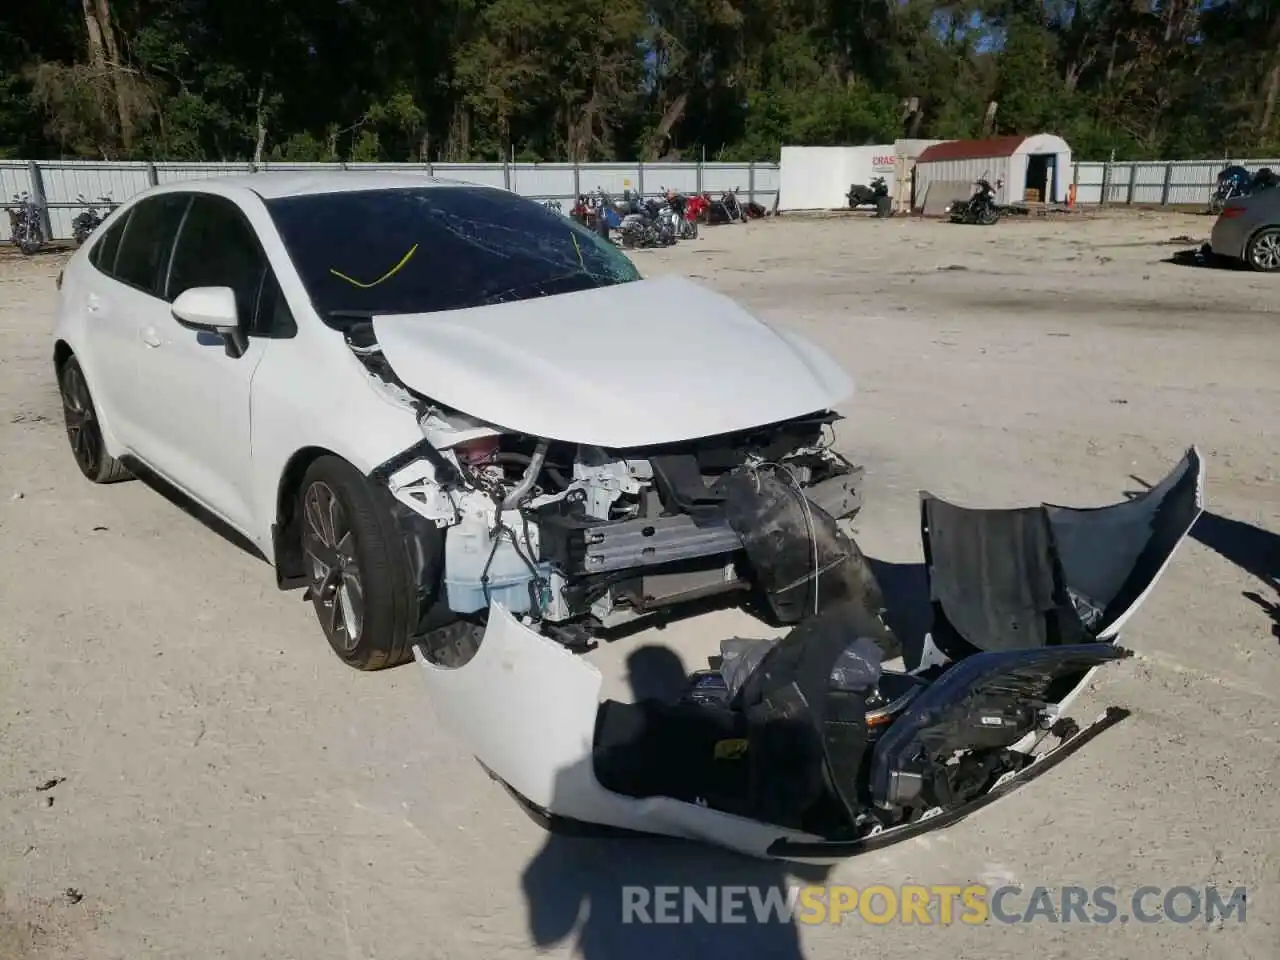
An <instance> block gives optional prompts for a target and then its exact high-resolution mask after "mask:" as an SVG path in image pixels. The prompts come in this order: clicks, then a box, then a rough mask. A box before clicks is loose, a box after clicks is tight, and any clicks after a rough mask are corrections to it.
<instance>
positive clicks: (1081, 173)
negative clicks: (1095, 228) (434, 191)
mask: <svg viewBox="0 0 1280 960" xmlns="http://www.w3.org/2000/svg"><path fill="white" fill-rule="evenodd" d="M1232 162H1238V163H1240V165H1241V166H1244V167H1247V168H1248V169H1250V170H1252V171H1256V170H1258V169H1260V168H1262V167H1273V168H1277V169H1280V159H1277V160H1240V161H1232ZM1225 165H1226V161H1223V160H1175V161H1171V162H1163V161H1142V162H1134V163H1100V162H1094V161H1085V162H1080V163H1076V164H1074V167H1075V169H1074V171H1073V177H1072V182H1073V183H1075V185H1076V202H1077V203H1084V204H1097V203H1109V204H1112V203H1118V204H1161V205H1164V204H1194V205H1207V204H1208V202H1209V194H1210V192H1211V191H1212V189H1213V184H1214V181H1215V178H1216V177H1217V175H1218V171H1219V170H1221V169H1222V168H1223V166H1225ZM254 169H255V168H254V166H253V164H250V163H146V162H143V161H136V162H120V163H116V162H102V161H94V160H48V161H46V160H40V161H36V160H0V202H3V201H7V200H9V198H11V197H14V196H15V195H21V194H23V193H26V194H28V195H30V196H31V197H32V198H33V199H35V200H36V201H37V202H42V203H43V204H44V205H45V207H46V208H47V210H48V223H47V226H48V227H49V228H50V230H51V236H53V237H54V238H55V239H59V240H62V239H67V238H69V237H70V236H71V221H72V220H73V219H75V216H76V214H78V213H79V212H80V211H82V210H83V209H85V206H86V201H87V202H89V203H93V202H94V201H97V200H99V198H102V197H108V198H110V201H111V202H112V203H121V202H123V201H125V200H128V199H129V198H130V197H132V196H133V195H134V194H136V193H139V192H141V191H143V190H145V189H147V188H148V187H150V186H153V185H154V184H159V183H173V182H175V181H179V180H192V179H197V178H201V177H213V176H225V175H227V174H232V173H249V172H251V171H253V170H254ZM260 169H264V170H265V169H270V170H323V169H333V170H340V169H347V170H400V171H419V172H422V173H428V174H434V175H435V176H440V177H450V178H454V179H458V180H470V181H472V182H475V183H486V184H490V185H492V186H497V187H505V188H506V189H508V190H512V191H514V192H516V193H519V194H521V195H523V196H526V197H532V198H535V199H538V200H558V201H560V202H562V203H566V204H567V203H569V202H571V201H572V200H573V198H575V197H577V196H578V195H579V194H583V193H591V192H593V191H595V190H597V189H604V190H605V191H606V192H607V193H611V194H621V193H622V191H623V190H627V189H630V190H634V191H638V192H639V193H641V194H644V195H646V196H652V195H654V194H656V193H658V192H659V190H660V189H661V188H663V187H670V188H672V189H675V190H679V191H681V192H684V193H695V192H701V191H704V190H705V191H708V192H710V193H719V192H720V191H722V190H728V189H731V188H735V187H736V188H737V189H738V190H739V191H740V192H741V193H742V195H743V196H745V197H747V198H748V199H750V200H753V201H754V202H756V203H760V204H763V205H764V206H766V207H772V206H773V201H774V198H775V197H776V196H777V193H778V184H779V173H778V165H777V164H773V163H750V164H748V163H646V164H637V163H583V164H574V163H437V164H421V163H353V164H341V163H272V164H262V165H261V168H260ZM82 197H83V198H84V199H83V200H82V199H81V198H82ZM8 239H9V220H8V217H0V241H4V240H8Z"/></svg>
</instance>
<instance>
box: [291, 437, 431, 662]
mask: <svg viewBox="0 0 1280 960" xmlns="http://www.w3.org/2000/svg"><path fill="white" fill-rule="evenodd" d="M376 493H377V491H376V490H375V488H374V487H373V486H372V485H371V484H370V483H369V481H368V480H367V479H365V477H364V476H363V475H362V474H361V473H360V471H358V470H356V468H355V467H353V466H352V465H351V464H349V463H347V462H346V461H345V460H342V459H340V458H338V457H333V456H325V457H320V458H319V459H317V460H316V461H315V462H314V463H313V464H312V465H311V466H310V468H309V469H308V470H307V473H306V475H305V476H304V477H303V480H302V484H301V487H300V491H299V495H298V496H299V502H298V516H299V517H300V518H301V520H300V523H301V528H302V529H301V535H302V557H303V563H304V565H305V569H306V575H307V579H308V583H309V594H310V598H311V601H312V603H313V604H314V605H315V610H316V616H317V617H318V618H319V620H320V626H321V628H322V629H323V630H324V633H325V637H326V639H328V641H329V645H330V646H331V647H332V648H333V652H334V653H336V654H337V655H338V657H339V658H340V659H341V660H342V661H343V662H344V663H346V664H347V665H348V666H351V667H354V668H355V669H357V670H381V669H383V668H385V667H394V666H396V665H398V664H401V663H404V662H406V661H407V660H409V659H410V658H411V657H412V656H413V653H412V647H411V643H410V641H411V638H412V635H413V631H414V629H415V627H416V626H417V612H418V606H417V591H416V589H415V587H416V585H415V583H414V577H413V571H412V568H411V567H410V564H409V558H408V555H407V553H406V551H405V547H404V541H403V540H402V538H401V536H400V534H399V532H398V531H397V529H396V524H395V520H394V518H393V516H392V512H391V509H390V504H389V503H386V502H384V501H382V500H381V499H380V498H379V497H378V496H377V495H376ZM388 497H389V494H388Z"/></svg>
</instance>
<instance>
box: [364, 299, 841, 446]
mask: <svg viewBox="0 0 1280 960" xmlns="http://www.w3.org/2000/svg"><path fill="white" fill-rule="evenodd" d="M373 329H374V334H375V336H376V337H377V339H378V343H379V344H380V345H381V347H382V352H383V355H384V356H385V357H386V359H387V362H388V363H390V365H391V367H392V369H393V370H394V371H395V373H396V376H398V377H399V378H400V379H401V380H402V381H403V382H404V383H405V384H406V385H407V386H409V387H410V388H412V389H414V390H416V391H418V392H420V393H422V394H424V395H426V396H428V397H430V398H432V399H433V400H435V401H437V402H439V403H442V404H445V405H446V406H450V407H453V408H454V409H457V410H459V411H461V412H463V413H466V414H468V415H470V416H472V417H475V418H478V419H480V420H484V421H487V422H489V423H492V424H495V425H497V426H501V427H505V428H507V429H509V430H513V431H517V432H520V433H526V434H531V435H533V436H539V437H546V438H548V439H552V440H563V441H568V442H574V443H585V444H594V445H598V446H603V447H617V448H625V447H638V446H647V445H650V444H659V443H674V442H678V441H682V440H692V439H696V438H700V437H707V436H714V435H716V434H721V433H729V432H732V431H735V430H743V429H747V428H749V427H756V426H761V425H764V424H769V423H774V422H777V421H780V420H787V419H789V418H791V417H798V416H802V415H804V414H807V413H812V412H814V411H818V410H824V409H829V408H831V407H834V406H836V405H838V404H840V403H841V402H843V401H844V400H846V399H847V398H848V397H849V396H850V395H851V394H852V393H853V381H852V379H851V378H850V377H849V375H848V374H847V373H845V372H844V370H843V369H841V368H840V366H839V365H838V364H836V363H835V362H834V361H832V360H831V359H830V358H829V357H828V356H827V354H826V353H825V352H824V351H822V350H821V349H820V348H818V347H816V346H815V345H813V344H811V343H809V342H808V341H806V340H804V339H803V338H801V337H799V336H798V335H796V334H794V333H791V332H788V331H782V330H778V329H775V328H773V327H771V326H769V325H768V324H766V323H765V322H764V321H762V320H759V319H757V318H756V317H754V316H752V315H751V314H750V313H748V312H747V311H746V310H744V309H743V308H742V307H740V306H739V305H738V304H736V303H735V302H734V301H733V300H731V299H729V298H728V297H726V296H723V295H721V294H719V293H715V292H713V291H711V290H708V289H707V288H705V287H702V286H700V285H698V284H695V283H693V282H692V281H689V280H687V279H684V278H681V277H663V278H659V279H655V280H639V281H635V282H633V283H626V284H620V285H617V286H611V287H602V288H599V289H595V290H585V291H581V292H577V293H567V294H562V295H559V296H551V297H539V298H536V299H532V300H521V301H516V302H512V303H501V304H495V305H493V306H485V307H475V308H472V309H468V310H455V311H446V312H439V313H423V314H397V315H388V316H377V317H374V319H373Z"/></svg>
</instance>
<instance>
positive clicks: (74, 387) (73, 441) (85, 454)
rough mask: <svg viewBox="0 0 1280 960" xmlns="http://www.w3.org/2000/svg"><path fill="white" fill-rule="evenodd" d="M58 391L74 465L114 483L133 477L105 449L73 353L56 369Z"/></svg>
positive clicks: (90, 476)
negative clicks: (60, 395)
mask: <svg viewBox="0 0 1280 960" xmlns="http://www.w3.org/2000/svg"><path fill="white" fill-rule="evenodd" d="M58 392H59V393H60V394H62V418H63V420H64V422H65V423H66V427H67V442H68V443H69V444H70V445H71V455H72V456H73V457H75V461H76V466H77V467H79V468H80V472H81V473H83V474H84V475H85V476H86V477H87V478H88V479H90V480H92V481H93V482H94V483H117V482H118V481H120V480H128V479H130V478H131V477H132V474H131V473H129V471H128V469H126V468H125V466H124V465H123V464H121V463H120V461H119V460H117V459H116V458H115V457H113V456H111V455H110V454H109V453H107V444H106V442H105V441H104V440H103V438H102V426H101V424H100V423H99V422H98V411H97V409H96V408H95V407H94V405H93V397H92V396H91V395H90V394H89V384H88V381H86V380H85V378H84V370H82V369H81V368H80V361H79V360H77V359H76V358H75V357H69V358H67V361H66V362H65V363H63V364H62V367H61V368H60V369H59V371H58Z"/></svg>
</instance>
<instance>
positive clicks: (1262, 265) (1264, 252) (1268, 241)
mask: <svg viewBox="0 0 1280 960" xmlns="http://www.w3.org/2000/svg"><path fill="white" fill-rule="evenodd" d="M1244 258H1245V260H1246V261H1248V263H1249V266H1251V267H1253V269H1255V270H1261V271H1263V272H1264V273H1274V272H1276V271H1277V270H1280V227H1267V228H1266V229H1264V230H1259V231H1258V232H1257V233H1255V234H1254V235H1253V238H1252V239H1251V240H1250V241H1249V245H1248V246H1247V247H1246V248H1245V252H1244Z"/></svg>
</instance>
